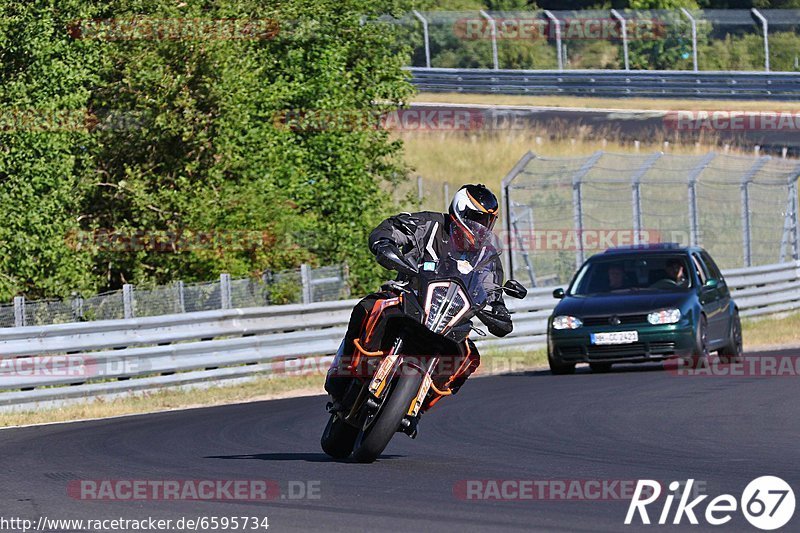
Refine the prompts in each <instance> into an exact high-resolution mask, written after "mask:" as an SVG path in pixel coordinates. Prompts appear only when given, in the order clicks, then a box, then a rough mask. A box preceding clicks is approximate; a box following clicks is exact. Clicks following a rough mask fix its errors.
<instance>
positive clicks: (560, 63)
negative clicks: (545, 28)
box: [544, 9, 564, 70]
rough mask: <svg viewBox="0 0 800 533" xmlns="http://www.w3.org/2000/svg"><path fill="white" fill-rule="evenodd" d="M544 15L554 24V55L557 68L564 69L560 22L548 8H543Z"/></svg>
mask: <svg viewBox="0 0 800 533" xmlns="http://www.w3.org/2000/svg"><path fill="white" fill-rule="evenodd" d="M544 14H545V16H546V17H547V18H548V19H550V23H551V24H555V25H556V55H557V56H558V70H564V58H563V56H562V54H561V22H559V20H558V19H557V18H556V17H555V15H553V14H552V13H551V12H550V11H549V10H547V9H545V10H544Z"/></svg>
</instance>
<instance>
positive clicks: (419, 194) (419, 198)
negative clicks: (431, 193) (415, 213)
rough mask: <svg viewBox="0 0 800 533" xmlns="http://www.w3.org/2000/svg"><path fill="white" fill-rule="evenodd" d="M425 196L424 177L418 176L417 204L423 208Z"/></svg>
mask: <svg viewBox="0 0 800 533" xmlns="http://www.w3.org/2000/svg"><path fill="white" fill-rule="evenodd" d="M424 196H425V191H424V190H423V183H422V176H417V203H418V204H419V205H420V206H422V199H423V197H424Z"/></svg>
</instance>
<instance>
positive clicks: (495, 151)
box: [398, 130, 733, 210]
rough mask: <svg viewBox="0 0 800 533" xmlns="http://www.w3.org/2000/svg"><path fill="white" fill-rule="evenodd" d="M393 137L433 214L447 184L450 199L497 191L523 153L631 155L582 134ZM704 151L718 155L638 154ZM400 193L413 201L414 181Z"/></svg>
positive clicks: (655, 147) (623, 146)
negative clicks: (468, 191)
mask: <svg viewBox="0 0 800 533" xmlns="http://www.w3.org/2000/svg"><path fill="white" fill-rule="evenodd" d="M398 137H399V138H401V139H402V140H403V143H404V146H405V161H406V163H407V164H408V165H410V166H411V167H412V168H413V175H419V176H422V177H423V182H424V200H423V203H422V207H423V208H425V209H435V210H440V209H443V208H444V206H445V198H444V196H443V186H444V184H445V183H448V184H449V191H450V194H452V193H453V192H454V191H455V190H456V188H458V186H460V185H463V184H465V183H484V184H486V186H488V187H489V188H491V189H492V190H494V191H499V190H500V182H501V181H502V179H503V177H504V176H505V175H506V174H507V173H508V172H509V171H510V170H511V168H512V167H513V166H514V165H515V164H516V162H517V161H519V159H520V158H521V157H522V156H523V155H524V154H525V153H526V152H527V151H528V150H530V151H532V152H534V153H535V154H537V155H540V156H543V157H577V156H586V155H589V154H592V153H593V152H596V151H597V150H605V151H609V152H621V153H636V148H635V146H634V145H633V144H632V143H620V142H617V141H614V140H608V141H603V140H602V139H597V138H593V136H592V137H590V136H589V135H588V132H585V131H568V130H562V131H557V132H554V131H549V132H542V131H535V130H532V131H518V132H496V133H482V134H465V133H456V132H452V133H440V132H415V133H403V134H399V135H398ZM612 138H613V137H611V136H610V137H609V139H612ZM710 150H720V149H719V147H717V146H715V145H710V144H697V145H690V146H686V145H675V144H669V145H667V146H666V147H665V146H664V144H663V143H652V144H646V143H641V144H640V146H639V149H638V152H639V153H643V154H646V153H652V152H655V151H664V152H666V153H673V154H703V153H706V152H708V151H710ZM731 153H733V151H732V152H731ZM404 188H405V190H406V191H411V192H412V194H414V195H415V194H416V182H415V180H413V179H412V180H410V181H409V182H408V183H406V184H405V185H404ZM447 201H448V202H449V199H448V200H447Z"/></svg>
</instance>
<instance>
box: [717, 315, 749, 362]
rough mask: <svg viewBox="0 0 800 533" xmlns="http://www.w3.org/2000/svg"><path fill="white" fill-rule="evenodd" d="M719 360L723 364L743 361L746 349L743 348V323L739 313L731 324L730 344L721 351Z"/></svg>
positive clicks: (734, 316)
mask: <svg viewBox="0 0 800 533" xmlns="http://www.w3.org/2000/svg"><path fill="white" fill-rule="evenodd" d="M718 354H719V360H720V362H721V363H724V364H728V363H739V362H741V361H742V356H743V354H744V348H743V346H742V321H741V320H740V319H739V312H738V311H736V312H734V314H733V321H732V322H731V336H730V339H729V340H728V344H727V345H726V346H724V347H723V348H722V349H720V351H719V352H718Z"/></svg>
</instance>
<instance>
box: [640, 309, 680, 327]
mask: <svg viewBox="0 0 800 533" xmlns="http://www.w3.org/2000/svg"><path fill="white" fill-rule="evenodd" d="M680 319H681V310H680V309H662V310H661V311H653V312H652V313H650V314H648V315H647V321H648V322H650V323H651V324H674V323H675V322H677V321H678V320H680Z"/></svg>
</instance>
